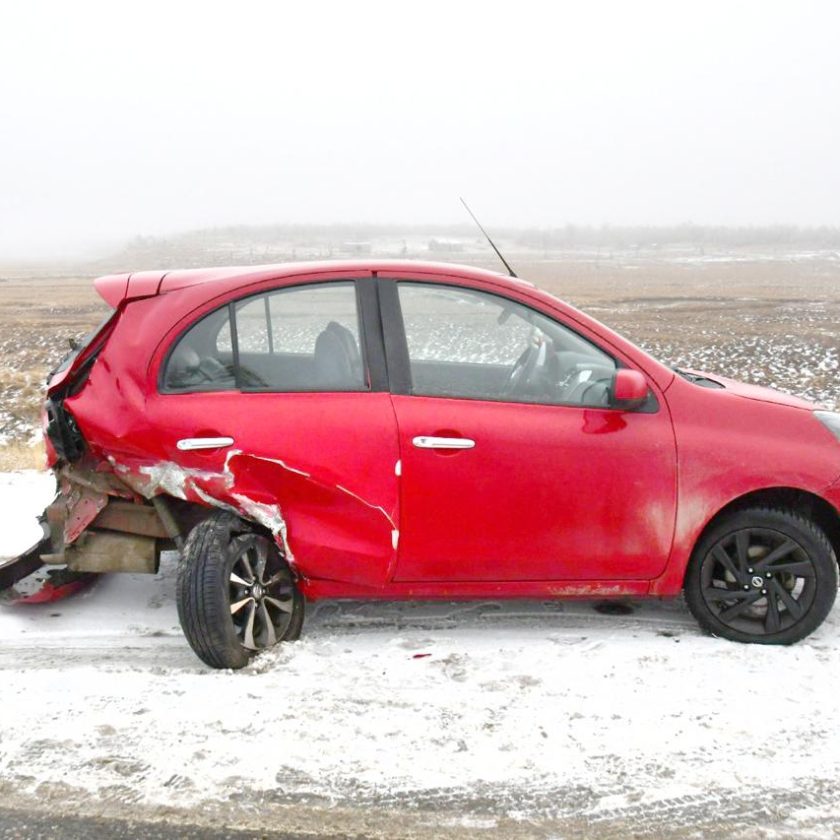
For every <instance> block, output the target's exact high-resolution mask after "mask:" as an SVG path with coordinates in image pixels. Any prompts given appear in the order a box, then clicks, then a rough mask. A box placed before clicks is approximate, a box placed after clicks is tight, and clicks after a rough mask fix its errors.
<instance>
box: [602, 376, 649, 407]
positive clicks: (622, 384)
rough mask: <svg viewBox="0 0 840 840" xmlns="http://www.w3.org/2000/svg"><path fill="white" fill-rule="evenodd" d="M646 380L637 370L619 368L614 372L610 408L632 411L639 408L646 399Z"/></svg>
mask: <svg viewBox="0 0 840 840" xmlns="http://www.w3.org/2000/svg"><path fill="white" fill-rule="evenodd" d="M647 395H648V384H647V379H645V378H644V376H642V374H641V373H639V371H637V370H629V369H628V368H619V369H618V370H617V371H616V372H615V377H614V378H613V387H612V400H610V405H611V406H612V408H623V409H625V410H626V411H632V410H633V409H634V408H639V407H640V406H641V405H642V404H643V403H644V402H645V400H646V399H647Z"/></svg>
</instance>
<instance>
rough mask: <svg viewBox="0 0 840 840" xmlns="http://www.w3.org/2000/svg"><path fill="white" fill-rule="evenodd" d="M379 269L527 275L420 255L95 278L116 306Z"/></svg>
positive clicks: (515, 281)
mask: <svg viewBox="0 0 840 840" xmlns="http://www.w3.org/2000/svg"><path fill="white" fill-rule="evenodd" d="M374 272H376V273H377V274H382V275H384V276H385V277H387V275H388V273H389V272H390V273H394V274H397V273H399V274H404V273H406V272H410V273H416V274H429V275H453V274H454V275H457V276H459V277H464V278H472V279H476V280H492V281H494V282H496V283H500V282H502V283H504V282H507V283H510V285H511V286H512V287H517V286H519V287H521V286H522V285H523V284H525V285H528V286H531V285H532V284H531V283H528V281H525V280H520V279H519V278H514V277H509V276H508V275H506V274H501V273H500V272H497V271H487V270H486V269H481V268H474V267H472V266H466V265H458V264H456V263H447V262H426V261H420V260H328V261H319V262H296V263H278V264H276V265H259V266H255V265H249V266H223V267H216V268H188V269H176V270H174V271H140V272H134V273H124V274H109V275H106V276H104V277H99V278H97V279H96V280H94V286H95V287H96V291H97V292H98V293H99V294H100V295H101V296H102V298H104V300H105V301H106V302H107V303H108V304H110V305H111V306H113V307H116V306H118V305H119V304H120V303H121V302H122V301H123V300H133V299H136V298H141V297H150V296H151V295H156V294H166V293H167V292H174V291H176V290H178V289H184V288H187V287H189V286H196V285H199V284H204V283H218V284H219V285H221V286H222V287H224V288H236V287H237V286H240V285H241V286H244V285H247V284H249V283H253V282H259V281H260V280H269V279H273V278H277V279H279V278H283V277H293V276H298V275H308V274H336V275H349V276H357V277H358V276H360V275H361V276H364V275H370V274H372V273H374Z"/></svg>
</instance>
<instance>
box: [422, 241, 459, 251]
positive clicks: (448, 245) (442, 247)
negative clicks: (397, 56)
mask: <svg viewBox="0 0 840 840" xmlns="http://www.w3.org/2000/svg"><path fill="white" fill-rule="evenodd" d="M429 250H430V251H437V252H438V253H444V254H455V253H460V252H461V251H463V250H464V243H463V242H461V240H460V239H430V240H429Z"/></svg>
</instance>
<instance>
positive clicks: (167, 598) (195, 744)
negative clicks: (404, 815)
mask: <svg viewBox="0 0 840 840" xmlns="http://www.w3.org/2000/svg"><path fill="white" fill-rule="evenodd" d="M51 492H52V483H51V481H50V479H49V478H48V477H46V476H44V475H39V474H35V473H17V474H3V475H0V510H2V511H3V523H4V527H3V528H2V529H0V534H2V542H0V554H9V553H12V552H13V551H16V550H20V549H22V548H25V547H26V546H27V544H28V542H30V541H31V539H30V538H37V536H38V530H37V528H33V527H32V522H33V520H34V516H35V514H37V513H38V512H39V511H40V510H41V508H42V507H43V505H44V504H45V503H46V502H47V501H48V500H49V497H50V496H51ZM174 568H175V566H174V562H172V561H170V562H168V563H167V564H166V565H165V567H164V568H163V570H162V572H161V573H160V574H159V575H157V576H154V577H152V576H149V577H144V576H139V575H134V576H116V575H114V576H108V577H103V578H102V579H101V581H99V582H98V583H97V584H96V586H95V587H94V588H92V589H91V590H89V591H87V592H85V593H83V594H81V595H78V596H76V597H74V598H72V599H68V600H66V601H63V602H60V603H56V604H52V605H46V606H39V607H23V606H19V607H5V608H3V609H0V780H2V782H4V783H5V785H6V788H5V789H6V790H7V791H8V790H9V789H11V790H13V791H15V792H19V793H34V792H36V791H38V792H39V795H40V794H42V793H43V792H44V791H45V790H49V789H50V786H59V787H60V786H62V785H64V786H66V785H70V786H72V787H73V788H75V789H79V788H81V789H83V790H85V791H87V792H88V793H89V794H90V796H91V798H96V797H100V798H108V799H111V800H113V799H114V798H115V797H116V798H117V799H118V800H120V801H124V802H126V803H134V804H142V805H150V806H162V805H170V806H178V807H194V806H196V805H198V804H199V803H205V802H208V801H216V802H219V801H222V802H227V801H231V800H236V799H237V798H241V797H242V796H245V795H247V796H249V797H252V798H253V797H256V800H255V801H259V802H262V803H265V802H272V803H275V804H277V803H279V804H284V803H286V804H289V803H295V802H308V803H316V804H319V805H320V806H323V807H327V808H328V807H330V806H334V807H344V806H349V805H352V806H354V807H359V806H364V807H368V808H397V809H399V808H402V809H409V810H412V809H413V810H414V811H417V810H418V809H419V810H421V811H423V810H428V812H429V813H432V812H433V811H438V812H439V814H441V815H442V816H439V817H436V818H437V819H441V820H444V821H446V820H448V821H449V822H448V823H447V824H452V822H453V820H454V822H455V823H456V824H460V825H463V826H472V827H473V828H474V827H475V826H476V825H478V826H493V825H495V824H496V821H497V820H503V819H509V818H511V817H512V818H514V819H515V820H518V821H520V822H523V821H524V822H525V823H527V824H535V823H537V822H542V821H546V820H548V821H551V820H555V821H557V820H560V821H562V820H563V819H571V818H572V817H574V818H576V819H577V818H579V817H580V815H584V817H585V818H586V820H588V821H590V822H597V821H598V820H604V819H606V818H607V817H610V815H613V816H614V815H616V814H619V815H621V814H625V813H626V814H636V815H637V816H638V815H639V814H651V813H653V814H656V813H662V814H665V816H664V817H663V819H667V820H669V821H670V822H669V824H670V825H671V826H673V821H674V819H675V817H674V814H675V813H676V811H673V807H674V806H672V805H669V806H668V808H671V810H670V811H669V810H668V808H666V807H665V805H663V803H665V804H666V805H667V803H674V802H677V803H682V804H681V805H680V806H679V809H681V810H679V809H678V810H679V813H682V814H683V817H685V814H686V813H688V814H689V817H688V818H687V819H689V821H694V822H698V823H702V822H703V821H704V820H708V819H710V818H717V817H714V814H715V813H717V814H718V817H720V815H721V814H723V815H725V814H727V813H729V814H730V815H733V816H732V819H734V820H736V822H737V821H740V824H741V825H743V826H747V827H749V825H751V824H752V822H751V821H753V820H759V819H762V818H763V819H770V818H771V817H772V819H773V820H775V821H776V822H778V821H779V820H782V821H784V820H785V819H793V818H794V817H795V815H796V813H801V814H806V813H807V816H808V820H809V821H810V823H811V824H816V826H817V828H816V829H815V830H816V832H817V833H816V834H809V836H821V834H820V831H821V828H820V827H822V829H824V830H825V831H826V832H827V833H828V832H830V831H831V827H832V826H834V827H835V828H836V827H837V826H838V825H840V822H838V820H840V805H837V804H835V803H836V799H835V795H834V792H833V787H834V784H833V780H836V779H837V778H838V771H840V609H835V610H834V612H833V613H832V615H831V616H830V617H829V619H828V621H827V622H826V624H825V625H824V626H823V628H821V629H820V630H819V631H818V632H817V633H816V634H814V635H813V636H812V637H811V638H810V639H808V640H807V641H805V642H803V643H800V644H799V645H796V646H794V647H790V648H775V647H760V646H742V645H737V644H733V643H729V642H725V641H722V640H717V639H713V638H709V637H706V636H703V635H701V634H700V632H699V630H698V629H697V628H696V625H695V624H694V622H693V620H692V619H691V617H690V615H689V614H688V612H687V610H686V609H685V607H684V606H683V605H682V604H681V603H680V602H671V603H659V602H646V603H643V604H640V605H637V606H636V607H635V609H634V611H633V612H632V614H629V615H625V616H616V615H603V614H600V613H598V612H596V611H595V610H593V607H592V604H589V603H575V604H572V603H569V602H565V603H556V602H530V603H526V602H513V603H504V602H489V601H484V602H478V603H470V604H452V603H442V604H429V603H421V604H395V603H380V604H364V603H361V602H358V601H354V602H321V603H319V604H315V605H310V607H309V614H308V616H307V620H306V623H305V626H304V636H303V639H302V640H301V641H300V642H298V643H294V644H289V645H284V646H282V647H280V648H279V649H276V650H275V651H274V652H271V653H268V654H265V655H263V656H262V657H260V658H258V659H257V660H256V661H255V662H254V663H253V664H252V665H251V666H250V667H249V668H247V669H246V670H245V671H242V672H237V673H231V672H212V671H210V670H208V669H206V668H204V667H203V666H202V664H201V663H200V662H199V660H198V659H196V658H195V657H194V656H193V654H192V652H191V651H190V649H189V648H188V647H187V645H186V642H185V641H184V640H183V637H182V636H181V632H180V629H179V626H178V620H177V614H176V610H175V604H174ZM733 803H736V804H734V805H733ZM692 807H694V808H695V810H694V811H692V810H691V809H692ZM662 808H665V810H661V809H662ZM657 809H660V810H659V811H658V810H657ZM715 809H717V811H715ZM727 809H729V810H727ZM733 809H734V810H733ZM805 809H807V811H806V810H805ZM669 814H670V816H669ZM691 814H693V816H691ZM710 814H711V815H712V817H710ZM768 814H769V815H770V817H768ZM762 815H763V817H762ZM721 818H722V817H721ZM774 824H775V823H774ZM787 825H788V828H790V826H791V825H795V823H790V822H789V823H787ZM564 836H565V835H564ZM610 836H612V835H610ZM788 836H790V835H788Z"/></svg>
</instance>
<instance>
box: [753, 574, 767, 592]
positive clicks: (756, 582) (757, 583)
mask: <svg viewBox="0 0 840 840" xmlns="http://www.w3.org/2000/svg"><path fill="white" fill-rule="evenodd" d="M751 582H752V585H753V586H754V587H755V588H756V589H761V587H762V586H764V578H763V577H759V576H758V575H756V576H755V577H754V578H753V579H752V581H751Z"/></svg>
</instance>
